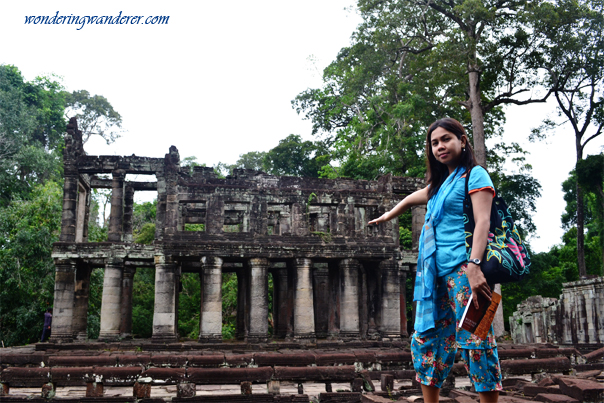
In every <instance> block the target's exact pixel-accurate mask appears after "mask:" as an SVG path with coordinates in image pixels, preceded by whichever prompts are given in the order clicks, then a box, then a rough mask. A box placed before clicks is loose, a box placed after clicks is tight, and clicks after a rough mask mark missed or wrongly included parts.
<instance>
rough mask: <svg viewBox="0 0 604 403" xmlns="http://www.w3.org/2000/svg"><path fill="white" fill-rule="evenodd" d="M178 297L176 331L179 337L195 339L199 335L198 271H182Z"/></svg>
mask: <svg viewBox="0 0 604 403" xmlns="http://www.w3.org/2000/svg"><path fill="white" fill-rule="evenodd" d="M180 283H181V291H180V295H179V299H178V333H179V334H180V336H181V337H187V338H189V339H193V340H197V338H198V337H199V310H200V307H201V282H200V279H199V273H183V274H182V275H181V277H180Z"/></svg>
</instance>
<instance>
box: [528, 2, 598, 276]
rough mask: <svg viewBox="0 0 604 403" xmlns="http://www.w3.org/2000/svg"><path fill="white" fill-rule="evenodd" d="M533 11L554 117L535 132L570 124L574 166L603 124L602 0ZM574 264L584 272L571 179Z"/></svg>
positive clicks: (580, 220)
mask: <svg viewBox="0 0 604 403" xmlns="http://www.w3.org/2000/svg"><path fill="white" fill-rule="evenodd" d="M538 11H539V13H538V14H537V15H536V29H538V30H539V31H540V32H542V33H543V34H544V35H545V38H546V39H545V40H544V41H543V43H542V45H541V48H540V54H541V57H542V60H541V63H542V65H543V66H544V67H545V68H546V71H547V76H546V81H545V84H546V85H547V86H549V87H550V88H551V89H552V91H553V94H554V96H555V98H556V102H557V106H558V117H560V118H562V119H563V120H562V121H559V122H558V121H556V120H555V119H548V120H546V121H545V122H544V125H543V126H541V127H540V128H539V129H537V130H535V132H534V133H533V137H542V136H543V135H544V134H545V133H547V131H548V130H549V129H552V128H554V127H557V126H559V125H561V124H567V125H568V126H570V128H572V133H573V135H574V137H575V158H576V161H577V164H578V163H579V162H580V161H581V160H582V159H583V154H584V150H585V146H586V145H587V144H588V143H589V142H590V141H592V140H593V139H595V138H596V137H598V136H600V135H601V134H602V129H603V128H604V42H603V41H602V31H603V30H604V3H602V1H601V0H579V1H575V0H572V1H571V0H558V1H556V2H554V3H543V4H542V6H541V7H540V9H539V10H538ZM576 200H577V201H576V211H577V259H578V260H577V264H578V267H579V273H580V275H581V276H585V275H586V273H587V270H586V265H585V250H584V244H585V237H584V217H583V216H584V210H585V202H584V189H583V188H582V186H581V185H580V183H579V182H576Z"/></svg>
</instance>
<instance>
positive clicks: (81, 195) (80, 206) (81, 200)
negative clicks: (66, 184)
mask: <svg viewBox="0 0 604 403" xmlns="http://www.w3.org/2000/svg"><path fill="white" fill-rule="evenodd" d="M87 194H88V192H87V191H86V189H85V188H84V186H82V185H81V184H79V185H78V203H77V219H76V235H75V241H76V242H84V236H85V234H84V233H85V232H86V231H85V230H86V224H87V222H86V218H87V217H86V208H87V202H88V196H87Z"/></svg>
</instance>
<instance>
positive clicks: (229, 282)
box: [222, 273, 238, 340]
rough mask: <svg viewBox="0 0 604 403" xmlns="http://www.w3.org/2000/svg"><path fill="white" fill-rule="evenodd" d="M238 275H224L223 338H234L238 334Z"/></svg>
mask: <svg viewBox="0 0 604 403" xmlns="http://www.w3.org/2000/svg"><path fill="white" fill-rule="evenodd" d="M237 292H238V288H237V275H236V274H235V273H224V274H223V275H222V338H223V339H224V340H231V339H234V338H235V336H236V335H237V334H236V332H237Z"/></svg>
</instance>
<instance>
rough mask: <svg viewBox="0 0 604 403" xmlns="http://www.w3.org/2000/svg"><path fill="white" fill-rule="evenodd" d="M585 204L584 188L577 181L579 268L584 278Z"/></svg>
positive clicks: (585, 271) (581, 276) (580, 274)
mask: <svg viewBox="0 0 604 403" xmlns="http://www.w3.org/2000/svg"><path fill="white" fill-rule="evenodd" d="M584 215H585V206H584V202H583V189H581V186H579V181H577V268H578V269H579V277H580V278H583V277H585V276H586V275H587V269H586V267H585V234H584V231H585V228H584V224H585V217H584Z"/></svg>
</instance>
